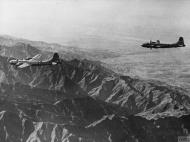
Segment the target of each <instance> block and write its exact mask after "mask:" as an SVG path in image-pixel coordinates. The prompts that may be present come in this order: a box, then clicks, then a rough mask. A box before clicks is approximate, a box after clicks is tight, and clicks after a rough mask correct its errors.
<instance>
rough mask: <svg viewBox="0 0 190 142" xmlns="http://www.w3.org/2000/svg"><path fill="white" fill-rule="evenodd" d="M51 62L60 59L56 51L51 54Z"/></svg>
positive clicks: (57, 61)
mask: <svg viewBox="0 0 190 142" xmlns="http://www.w3.org/2000/svg"><path fill="white" fill-rule="evenodd" d="M51 61H52V62H56V63H59V62H60V59H59V54H58V53H54V54H53V58H52V59H51Z"/></svg>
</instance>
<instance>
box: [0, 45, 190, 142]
mask: <svg viewBox="0 0 190 142" xmlns="http://www.w3.org/2000/svg"><path fill="white" fill-rule="evenodd" d="M4 48H5V47H4ZM7 48H9V47H6V52H7V53H9V52H10V53H14V55H19V54H23V55H24V54H25V53H28V54H31V55H32V54H36V52H38V53H41V52H42V51H41V50H39V49H36V48H34V47H32V46H31V47H30V45H28V46H26V47H22V48H23V49H22V50H21V51H22V53H19V52H21V51H20V50H18V51H16V49H17V48H16V49H15V50H13V49H11V50H10V49H7ZM18 48H21V46H19V47H18ZM33 51H34V52H33ZM17 53H18V54H17ZM43 54H44V57H45V56H49V55H50V54H52V53H51V52H48V54H46V53H44V52H43ZM7 55H9V54H7ZM189 112H190V98H189V92H187V91H186V90H184V89H182V88H179V87H175V86H169V85H167V84H165V83H162V82H156V81H152V80H146V81H145V80H141V79H138V78H131V77H129V76H120V75H118V74H116V73H114V72H113V71H111V70H109V69H106V68H105V67H104V65H103V64H102V63H100V62H95V61H89V60H77V59H74V60H70V61H66V60H61V63H60V64H58V65H55V66H49V65H47V66H33V67H28V68H24V69H17V68H15V67H14V66H11V65H9V63H8V58H7V57H2V56H0V140H1V141H3V142H62V141H65V142H80V141H84V142H126V141H130V142H133V141H134V142H136V141H139V142H147V141H153V142H161V141H167V142H175V141H176V142H177V137H178V136H186V135H189V130H190V125H189V123H188V122H189V119H190V115H189V114H190V113H189Z"/></svg>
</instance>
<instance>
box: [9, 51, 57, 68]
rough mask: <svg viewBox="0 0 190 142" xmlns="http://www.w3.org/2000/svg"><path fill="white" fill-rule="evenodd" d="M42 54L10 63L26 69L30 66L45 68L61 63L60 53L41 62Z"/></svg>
mask: <svg viewBox="0 0 190 142" xmlns="http://www.w3.org/2000/svg"><path fill="white" fill-rule="evenodd" d="M40 57H41V54H37V55H35V56H34V57H32V58H27V59H12V60H10V61H9V63H10V64H11V65H14V66H16V67H17V68H26V67H28V66H44V65H56V64H58V63H60V59H59V55H58V53H54V55H53V57H52V58H51V59H49V60H46V61H40Z"/></svg>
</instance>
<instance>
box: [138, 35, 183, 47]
mask: <svg viewBox="0 0 190 142" xmlns="http://www.w3.org/2000/svg"><path fill="white" fill-rule="evenodd" d="M141 46H142V47H145V48H150V49H152V48H177V47H184V46H185V44H184V40H183V37H179V40H178V41H177V42H176V43H173V44H166V43H160V41H159V40H157V42H152V41H150V42H147V43H144V44H142V45H141Z"/></svg>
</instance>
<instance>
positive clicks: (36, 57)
mask: <svg viewBox="0 0 190 142" xmlns="http://www.w3.org/2000/svg"><path fill="white" fill-rule="evenodd" d="M41 56H42V55H41V54H37V55H35V56H34V57H32V59H30V61H38V60H39V59H40V57H41Z"/></svg>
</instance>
